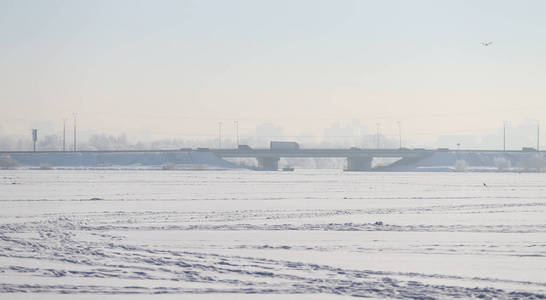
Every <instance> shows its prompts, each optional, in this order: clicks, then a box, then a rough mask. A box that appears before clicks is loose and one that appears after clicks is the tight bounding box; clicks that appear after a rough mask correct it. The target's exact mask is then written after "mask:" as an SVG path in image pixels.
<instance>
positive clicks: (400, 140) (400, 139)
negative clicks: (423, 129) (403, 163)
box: [396, 121, 402, 149]
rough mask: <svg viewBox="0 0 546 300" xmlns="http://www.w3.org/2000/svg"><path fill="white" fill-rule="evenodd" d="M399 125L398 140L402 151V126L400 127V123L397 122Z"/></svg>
mask: <svg viewBox="0 0 546 300" xmlns="http://www.w3.org/2000/svg"><path fill="white" fill-rule="evenodd" d="M396 123H397V124H398V138H399V142H400V144H399V147H398V148H400V149H402V126H401V125H400V121H398V122H396Z"/></svg>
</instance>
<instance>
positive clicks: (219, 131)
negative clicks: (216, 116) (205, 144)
mask: <svg viewBox="0 0 546 300" xmlns="http://www.w3.org/2000/svg"><path fill="white" fill-rule="evenodd" d="M218 149H222V122H218Z"/></svg>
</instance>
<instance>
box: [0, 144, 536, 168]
mask: <svg viewBox="0 0 546 300" xmlns="http://www.w3.org/2000/svg"><path fill="white" fill-rule="evenodd" d="M147 152H148V153H149V152H153V153H180V152H189V153H203V152H205V153H212V154H214V155H215V156H217V157H219V158H256V159H257V161H258V165H259V167H260V168H261V169H264V170H277V169H278V162H279V160H280V158H296V157H298V158H314V157H317V158H318V157H320V158H328V157H330V158H346V159H347V170H349V171H367V170H371V162H372V160H373V158H380V157H393V158H401V160H400V162H399V163H402V164H404V163H410V162H416V161H420V160H422V159H425V158H427V157H428V156H431V155H433V154H435V153H439V152H444V153H445V152H451V153H465V152H466V153H480V154H500V153H503V154H516V153H519V154H521V153H541V154H543V153H545V152H544V151H522V150H518V151H514V150H511V151H503V150H449V149H434V150H433V149H405V148H403V149H360V148H349V149H269V148H262V149H259V148H257V149H252V148H249V149H209V148H197V149H191V148H182V149H170V150H96V151H93V150H89V151H85V150H84V151H76V152H72V151H66V152H63V151H36V152H34V151H0V155H4V154H7V155H10V154H21V153H26V154H32V153H35V154H47V153H52V154H53V153H55V154H62V153H66V154H78V153H81V154H83V153H147Z"/></svg>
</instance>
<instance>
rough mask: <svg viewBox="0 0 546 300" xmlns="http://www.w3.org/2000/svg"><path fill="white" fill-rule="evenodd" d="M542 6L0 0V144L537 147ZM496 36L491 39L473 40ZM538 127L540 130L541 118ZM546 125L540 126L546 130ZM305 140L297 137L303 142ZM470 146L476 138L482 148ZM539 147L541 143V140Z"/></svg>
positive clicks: (544, 97) (544, 52) (545, 55)
mask: <svg viewBox="0 0 546 300" xmlns="http://www.w3.org/2000/svg"><path fill="white" fill-rule="evenodd" d="M544 11H546V2H544V1H517V2H516V1H450V2H448V1H401V0H400V1H129V0H120V1H79V0H75V1H25V0H17V1H7V0H0V82H1V84H2V88H0V105H1V107H2V109H0V136H8V135H9V136H26V135H28V136H29V137H30V129H32V128H38V129H39V131H40V134H44V135H47V134H58V133H59V132H62V124H63V121H62V120H63V118H66V119H67V120H68V121H67V126H68V128H71V126H72V113H74V112H76V113H77V114H78V128H79V130H81V133H82V134H84V135H86V134H87V136H89V135H91V134H93V133H106V134H111V135H119V134H121V133H126V134H127V136H128V138H129V139H130V140H131V141H137V140H154V139H161V138H176V139H204V140H205V139H214V138H215V136H216V135H217V132H218V127H217V126H218V122H222V123H223V124H224V125H223V130H224V132H225V137H226V138H231V139H233V138H234V137H232V135H234V133H233V132H234V129H233V126H234V125H233V122H234V121H236V120H237V121H239V126H240V135H241V137H243V138H244V137H250V136H255V135H256V130H257V128H259V127H260V126H263V125H264V124H272V125H273V126H274V127H275V126H276V127H278V128H281V129H282V135H283V136H285V137H288V138H291V139H298V137H300V138H301V139H305V138H309V139H311V138H313V139H314V140H315V141H320V140H328V141H329V140H332V141H335V140H336V139H338V140H339V139H340V138H339V137H336V136H342V135H346V134H349V133H351V134H354V135H356V136H358V135H370V134H371V135H373V134H374V133H375V131H376V124H377V123H380V124H381V126H380V127H381V134H383V135H385V136H387V137H388V138H391V139H393V140H397V138H398V127H397V122H398V121H399V122H401V127H402V133H403V139H404V141H406V142H408V143H413V144H415V145H418V144H422V145H434V146H443V145H444V144H446V145H445V146H450V145H453V146H450V147H454V145H455V143H456V140H461V143H463V145H465V144H468V143H477V144H479V143H483V145H484V147H483V148H492V147H495V148H498V146H499V145H500V139H501V133H500V131H501V129H502V124H503V121H510V122H511V128H513V132H512V135H511V136H510V138H511V140H510V142H512V143H513V144H514V145H512V147H513V148H519V147H520V146H533V147H534V146H535V145H533V141H534V140H535V137H536V133H535V132H533V128H534V127H535V125H536V123H541V124H546V117H545V116H546V85H544V82H546V38H545V37H544V36H546V35H545V32H544V31H545V29H546V19H545V18H544V17H543V12H544ZM486 41H492V42H493V43H492V44H491V45H489V46H483V45H482V43H483V42H486ZM544 126H546V125H544ZM545 128H546V127H545ZM304 137H305V138H304ZM480 139H481V140H480ZM544 140H546V138H545V139H544Z"/></svg>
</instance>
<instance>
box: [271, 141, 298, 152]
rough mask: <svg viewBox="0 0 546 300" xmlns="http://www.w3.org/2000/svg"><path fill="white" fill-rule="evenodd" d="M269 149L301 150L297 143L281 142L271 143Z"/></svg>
mask: <svg viewBox="0 0 546 300" xmlns="http://www.w3.org/2000/svg"><path fill="white" fill-rule="evenodd" d="M269 149H271V150H299V149H300V145H299V144H298V143H296V142H279V141H271V142H270V143H269Z"/></svg>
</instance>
